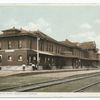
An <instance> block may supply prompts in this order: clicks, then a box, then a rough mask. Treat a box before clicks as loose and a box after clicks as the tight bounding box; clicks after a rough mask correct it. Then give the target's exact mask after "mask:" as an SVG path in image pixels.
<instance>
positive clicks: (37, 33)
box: [33, 30, 57, 42]
mask: <svg viewBox="0 0 100 100" xmlns="http://www.w3.org/2000/svg"><path fill="white" fill-rule="evenodd" d="M33 34H34V35H35V36H37V37H40V38H41V39H46V40H49V41H53V42H57V41H56V40H55V39H53V38H51V37H50V36H48V35H46V34H44V33H43V32H41V31H39V30H38V31H33Z"/></svg>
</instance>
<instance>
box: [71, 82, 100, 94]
mask: <svg viewBox="0 0 100 100" xmlns="http://www.w3.org/2000/svg"><path fill="white" fill-rule="evenodd" d="M99 83H100V81H98V82H94V83H91V84H88V85H86V86H84V87H81V88H79V89H77V90H74V91H73V92H83V91H84V90H85V89H88V88H89V87H92V86H94V85H97V84H99Z"/></svg>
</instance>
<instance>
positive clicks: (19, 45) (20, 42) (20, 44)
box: [18, 40, 22, 48]
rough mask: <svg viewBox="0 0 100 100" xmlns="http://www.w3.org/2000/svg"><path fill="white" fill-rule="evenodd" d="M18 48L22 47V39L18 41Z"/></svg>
mask: <svg viewBox="0 0 100 100" xmlns="http://www.w3.org/2000/svg"><path fill="white" fill-rule="evenodd" d="M18 48H22V41H21V40H19V41H18Z"/></svg>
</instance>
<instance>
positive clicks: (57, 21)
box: [0, 4, 100, 49]
mask: <svg viewBox="0 0 100 100" xmlns="http://www.w3.org/2000/svg"><path fill="white" fill-rule="evenodd" d="M14 26H15V27H16V28H23V29H26V30H31V31H35V30H40V31H42V32H44V33H45V34H47V35H49V36H51V37H52V38H54V39H56V40H58V41H64V40H65V39H69V40H70V41H72V42H86V41H95V42H96V44H97V48H99V49H100V6H98V5H96V4H94V5H61V4H59V5H47V4H46V5H43V4H38V5H35V4H33V5H0V31H2V30H5V29H9V28H12V27H14Z"/></svg>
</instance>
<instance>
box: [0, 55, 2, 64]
mask: <svg viewBox="0 0 100 100" xmlns="http://www.w3.org/2000/svg"><path fill="white" fill-rule="evenodd" d="M1 62H2V55H0V63H1Z"/></svg>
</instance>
